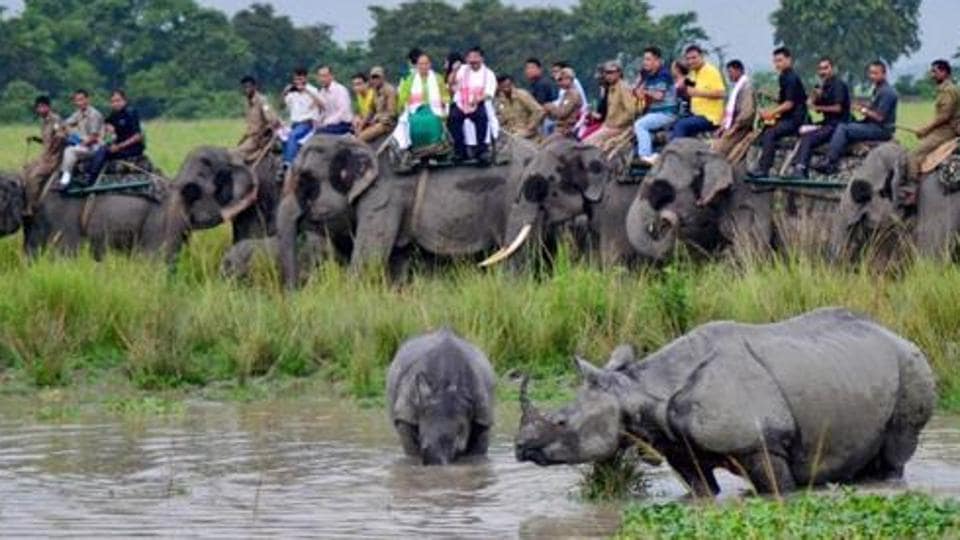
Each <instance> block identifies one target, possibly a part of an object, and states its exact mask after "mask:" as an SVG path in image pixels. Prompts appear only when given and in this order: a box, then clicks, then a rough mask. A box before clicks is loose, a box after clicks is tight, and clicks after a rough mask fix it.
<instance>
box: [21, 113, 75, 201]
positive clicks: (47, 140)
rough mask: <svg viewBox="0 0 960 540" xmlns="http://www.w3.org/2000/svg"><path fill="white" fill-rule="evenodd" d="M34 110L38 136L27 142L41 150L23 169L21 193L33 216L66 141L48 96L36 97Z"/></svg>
mask: <svg viewBox="0 0 960 540" xmlns="http://www.w3.org/2000/svg"><path fill="white" fill-rule="evenodd" d="M33 110H34V111H35V112H36V113H37V117H38V118H40V121H41V125H40V136H39V137H37V136H31V137H28V138H27V140H28V141H30V142H37V143H40V144H41V145H43V149H42V151H41V153H40V155H39V156H37V158H36V159H34V160H33V161H31V162H30V163H28V164H27V166H26V167H24V169H23V183H24V190H25V191H26V196H27V207H26V214H27V215H31V214H32V213H33V207H34V206H36V204H37V202H39V199H40V193H41V192H42V191H43V186H44V184H45V183H46V181H47V180H49V179H50V176H51V175H52V174H53V173H54V172H56V171H57V167H59V166H60V160H61V159H62V157H63V147H64V146H65V141H66V137H65V134H64V132H63V123H62V120H60V117H59V116H58V115H57V113H55V112H53V109H51V108H50V98H48V97H47V96H39V97H37V99H36V100H35V101H34V103H33Z"/></svg>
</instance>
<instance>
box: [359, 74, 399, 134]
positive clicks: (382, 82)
mask: <svg viewBox="0 0 960 540" xmlns="http://www.w3.org/2000/svg"><path fill="white" fill-rule="evenodd" d="M368 84H369V86H370V90H371V91H372V92H373V93H374V98H373V110H372V112H371V116H370V117H369V121H367V122H365V123H364V125H363V126H362V127H361V129H359V130H358V131H357V138H359V139H360V140H361V141H364V142H371V141H375V140H377V139H379V138H381V137H383V136H384V135H387V134H389V133H393V130H394V128H396V127H397V90H396V88H394V87H393V85H391V84H390V83H388V82H387V81H386V73H385V72H384V69H383V68H382V67H380V66H376V67H374V68H373V69H371V70H370V78H369V83H368Z"/></svg>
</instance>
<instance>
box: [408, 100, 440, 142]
mask: <svg viewBox="0 0 960 540" xmlns="http://www.w3.org/2000/svg"><path fill="white" fill-rule="evenodd" d="M410 142H411V143H412V147H413V148H414V149H417V148H423V147H427V146H434V145H438V144H441V143H443V142H444V130H443V119H442V118H440V117H439V116H437V115H435V114H433V111H431V110H430V107H428V106H426V105H424V106H421V107H420V108H419V109H417V110H416V111H414V113H413V114H411V115H410Z"/></svg>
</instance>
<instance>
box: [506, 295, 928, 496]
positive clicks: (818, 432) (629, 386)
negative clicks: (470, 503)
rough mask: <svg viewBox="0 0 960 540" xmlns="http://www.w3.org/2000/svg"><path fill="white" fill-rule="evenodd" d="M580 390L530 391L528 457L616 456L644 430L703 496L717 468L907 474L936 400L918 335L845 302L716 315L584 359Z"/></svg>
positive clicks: (793, 478) (771, 483) (523, 430)
mask: <svg viewBox="0 0 960 540" xmlns="http://www.w3.org/2000/svg"><path fill="white" fill-rule="evenodd" d="M577 364H578V366H579V370H580V372H581V374H582V376H583V379H584V385H583V387H582V389H581V390H580V393H579V395H578V397H577V399H576V402H574V403H572V404H569V405H567V406H566V407H563V408H561V409H559V410H557V411H555V412H551V413H546V414H544V413H540V412H538V411H537V410H536V409H535V408H534V407H533V405H531V404H530V402H529V399H528V398H527V396H526V388H525V387H526V384H524V388H522V391H521V397H520V400H521V406H522V409H523V417H522V420H521V423H520V432H519V434H518V435H517V440H516V454H517V459H519V460H521V461H533V462H534V463H537V464H538V465H553V464H561V463H585V462H593V461H603V460H606V459H608V458H610V457H612V456H614V455H615V453H616V452H617V451H618V450H620V449H622V448H624V447H626V446H629V445H631V444H634V443H635V442H636V441H637V440H642V441H645V442H646V443H647V444H649V445H650V446H651V447H653V448H654V449H656V450H657V451H658V452H659V453H660V454H662V455H663V457H664V458H666V460H667V462H668V463H669V464H670V466H671V467H673V468H674V469H675V470H676V471H677V473H679V475H680V476H681V477H682V478H683V480H684V481H685V482H686V484H687V485H688V487H690V489H691V490H692V491H693V492H694V493H695V494H696V495H699V496H712V495H715V494H716V493H718V492H719V491H720V488H719V486H718V485H717V481H716V479H715V478H714V475H713V470H714V469H715V468H717V467H722V468H725V469H728V470H729V471H731V472H732V473H734V474H736V475H739V476H744V477H746V478H747V479H748V480H749V481H750V482H751V483H752V484H753V485H754V487H755V489H756V491H757V492H760V493H772V492H777V491H779V492H787V491H791V490H793V489H795V488H796V486H806V485H809V484H820V483H824V482H850V481H857V480H861V479H867V478H871V479H881V478H890V477H897V476H899V475H901V474H902V473H903V467H904V464H905V463H906V462H907V461H908V460H909V459H910V457H911V456H912V455H913V453H914V450H916V447H917V438H918V435H919V434H920V431H921V430H922V429H923V427H924V425H926V423H927V421H928V420H929V419H930V416H931V415H932V413H933V409H934V406H935V401H936V392H935V388H934V381H933V376H932V374H931V371H930V366H929V365H928V364H927V360H926V358H925V357H924V355H923V353H921V352H920V350H919V349H918V348H917V347H916V346H915V345H914V344H912V343H910V342H909V341H907V340H905V339H903V338H901V337H899V336H897V335H895V334H893V333H892V332H890V331H888V330H887V329H885V328H883V327H882V326H880V325H878V324H876V323H875V322H873V321H871V320H868V319H866V318H863V317H860V316H857V315H854V314H852V313H850V312H849V311H846V310H843V309H829V308H828V309H821V310H817V311H813V312H811V313H808V314H806V315H802V316H800V317H796V318H794V319H790V320H787V321H784V322H781V323H776V324H763V325H748V324H738V323H733V322H716V323H711V324H707V325H704V326H701V327H699V328H697V329H695V330H693V331H692V332H690V333H689V334H687V335H685V336H683V337H681V338H679V339H677V340H676V341H674V342H673V343H671V344H669V345H667V346H666V347H664V348H663V349H661V350H660V351H658V352H656V353H654V354H652V355H650V356H649V357H648V358H646V359H645V360H644V361H640V362H638V361H636V360H635V358H634V354H633V349H632V348H630V347H627V346H621V347H620V348H618V349H617V350H616V351H615V352H614V354H613V356H612V358H611V360H610V362H609V363H608V364H607V366H606V367H605V369H602V370H601V369H598V368H596V367H593V366H592V365H591V364H589V363H587V362H585V361H583V360H579V359H578V360H577Z"/></svg>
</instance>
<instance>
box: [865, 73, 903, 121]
mask: <svg viewBox="0 0 960 540" xmlns="http://www.w3.org/2000/svg"><path fill="white" fill-rule="evenodd" d="M897 100H898V98H897V92H896V91H895V90H894V89H893V87H892V86H890V84H889V83H887V82H886V81H884V82H882V83H880V84H878V85H877V86H875V87H874V89H873V100H872V101H871V102H870V110H872V111H874V112H876V113H879V114H880V116H882V117H883V121H882V122H876V121H874V120H873V119H872V118H866V119H864V122H866V123H868V124H876V123H879V124H880V125H882V126H883V127H884V129H886V130H888V131H890V132H893V129H894V128H893V126H894V125H895V124H896V123H897Z"/></svg>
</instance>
